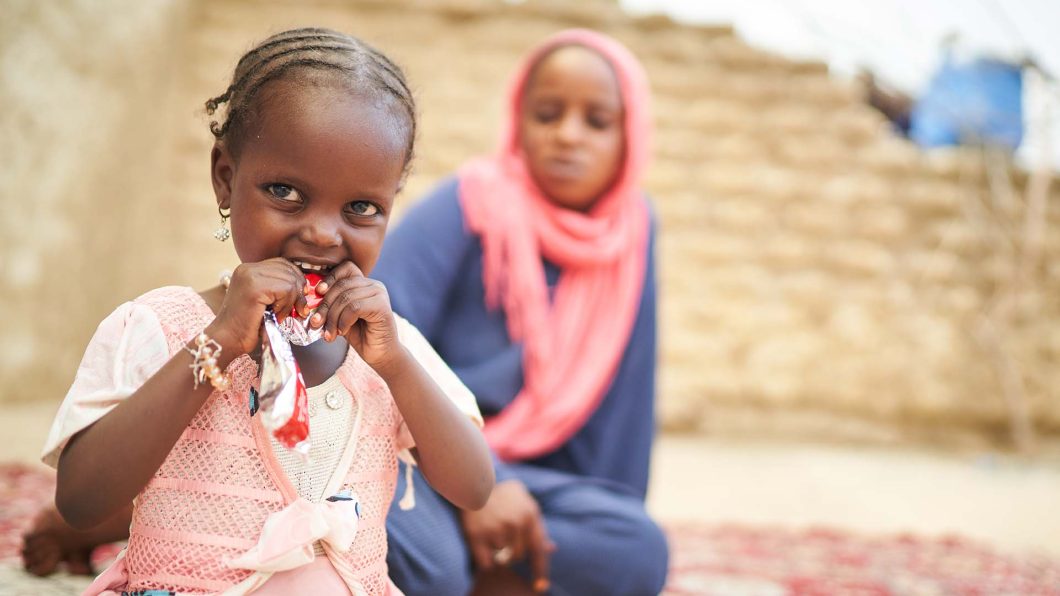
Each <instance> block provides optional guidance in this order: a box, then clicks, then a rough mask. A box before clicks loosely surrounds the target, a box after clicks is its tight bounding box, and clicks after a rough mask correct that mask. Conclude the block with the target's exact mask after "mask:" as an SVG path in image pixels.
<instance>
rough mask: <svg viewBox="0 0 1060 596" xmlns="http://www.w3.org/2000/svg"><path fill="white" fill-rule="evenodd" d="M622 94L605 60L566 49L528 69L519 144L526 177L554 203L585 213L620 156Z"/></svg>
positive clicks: (622, 153) (610, 180) (616, 171)
mask: <svg viewBox="0 0 1060 596" xmlns="http://www.w3.org/2000/svg"><path fill="white" fill-rule="evenodd" d="M624 115H625V114H624V112H623V106H622V97H621V94H620V93H619V88H618V80H617V79H616V77H615V73H614V71H613V70H612V69H611V65H610V64H608V62H607V61H606V60H605V59H604V58H603V57H602V56H601V55H600V54H597V53H596V52H594V51H593V50H590V49H588V48H585V47H583V46H576V45H572V46H564V47H561V48H559V49H557V50H555V51H553V52H551V53H549V54H548V55H546V56H545V57H544V58H543V59H542V60H541V61H540V62H539V63H538V64H537V66H536V67H535V68H534V69H533V71H532V72H531V74H530V78H529V80H528V81H527V84H526V89H525V91H524V93H523V102H522V113H521V114H520V121H519V143H520V146H521V147H522V150H523V152H524V154H525V155H526V161H527V166H528V167H529V170H530V175H531V176H532V177H533V179H534V181H535V182H536V183H537V185H538V187H540V188H541V191H542V192H543V193H544V194H545V196H547V197H548V198H549V199H550V200H551V201H552V202H553V203H555V204H557V205H559V206H561V207H566V208H567V209H573V210H576V211H583V212H584V211H588V210H589V209H590V208H592V206H593V205H594V204H595V203H596V201H597V199H599V198H600V197H601V196H602V195H603V194H604V193H605V192H606V191H607V190H608V189H609V188H610V187H611V185H612V184H613V183H614V182H615V179H616V178H617V177H618V174H619V172H620V170H621V167H622V163H623V159H624V157H625V131H624Z"/></svg>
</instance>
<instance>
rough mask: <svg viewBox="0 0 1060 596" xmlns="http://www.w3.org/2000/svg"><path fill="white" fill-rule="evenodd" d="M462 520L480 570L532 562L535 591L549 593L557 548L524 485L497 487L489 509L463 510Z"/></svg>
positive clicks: (517, 483)
mask: <svg viewBox="0 0 1060 596" xmlns="http://www.w3.org/2000/svg"><path fill="white" fill-rule="evenodd" d="M460 521H461V524H462V525H463V527H464V535H465V536H466V537H467V545H468V550H470V551H471V555H472V557H473V558H474V560H475V566H476V567H477V568H478V569H479V570H480V571H489V570H491V569H493V567H494V566H496V565H502V566H504V565H508V564H509V563H513V562H515V561H520V560H523V559H529V565H530V572H531V574H533V578H534V583H533V588H534V591H535V592H545V591H547V590H548V584H549V580H548V567H549V558H550V557H551V556H552V552H553V551H554V550H556V545H555V544H553V543H552V541H551V540H550V539H549V537H548V531H547V530H546V529H545V520H544V518H542V517H541V509H540V508H539V507H538V505H537V501H535V500H534V497H533V496H532V495H531V494H530V492H529V491H527V490H526V486H525V485H524V484H523V483H522V482H519V481H518V480H507V481H505V482H501V483H500V484H497V485H496V486H495V487H494V488H493V492H492V493H491V494H490V498H489V501H487V502H486V506H485V507H483V508H482V509H480V510H478V511H463V512H462V515H461V518H460Z"/></svg>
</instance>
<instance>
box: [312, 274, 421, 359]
mask: <svg viewBox="0 0 1060 596" xmlns="http://www.w3.org/2000/svg"><path fill="white" fill-rule="evenodd" d="M317 293H318V294H321V295H323V296H324V299H323V301H321V303H320V306H318V307H317V311H316V313H314V314H313V316H312V317H310V319H309V325H310V327H312V328H313V329H319V328H320V327H323V328H324V339H325V340H326V341H335V338H336V337H338V336H340V335H342V336H344V337H345V338H346V341H348V342H349V343H350V345H351V346H353V349H355V350H357V353H358V354H360V356H361V358H362V359H363V360H364V361H365V362H366V363H367V364H368V365H369V366H371V367H372V368H373V369H375V370H376V371H380V369H381V368H382V367H386V366H387V364H389V363H390V362H391V361H392V360H393V359H394V358H396V357H398V356H399V355H400V354H401V351H402V349H403V348H402V346H401V343H400V342H399V341H398V331H397V321H396V320H395V319H394V311H393V310H391V308H390V295H389V294H387V291H386V286H384V285H383V283H382V282H379V281H376V280H374V279H369V278H367V277H365V276H364V274H363V273H361V270H360V268H358V267H357V265H355V264H353V262H351V261H345V262H343V263H342V264H341V265H339V266H338V267H336V268H335V269H332V270H331V272H330V273H329V274H328V276H327V277H325V278H324V279H323V280H322V281H321V282H320V283H319V284H317Z"/></svg>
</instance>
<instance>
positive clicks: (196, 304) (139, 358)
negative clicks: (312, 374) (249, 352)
mask: <svg viewBox="0 0 1060 596" xmlns="http://www.w3.org/2000/svg"><path fill="white" fill-rule="evenodd" d="M212 318H213V313H212V312H211V311H210V310H209V307H207V306H206V304H205V302H203V301H202V299H201V297H199V296H198V294H196V293H195V292H194V291H193V290H192V289H190V288H178V287H167V288H161V289H159V290H154V291H152V292H149V293H148V294H145V295H144V296H142V297H140V298H138V299H137V300H135V301H133V302H130V303H126V304H123V305H122V306H120V307H119V308H118V309H117V310H115V311H114V313H112V314H111V315H110V316H108V317H107V318H106V319H105V320H104V321H103V322H102V323H101V324H100V326H99V329H98V330H97V332H96V334H95V336H94V337H93V339H92V341H91V342H90V344H89V346H88V349H87V350H86V352H85V357H84V359H83V360H82V363H81V366H80V368H79V369H78V373H77V376H76V377H75V380H74V383H73V386H72V387H71V389H70V392H69V393H68V394H67V396H66V399H65V400H64V402H63V404H62V406H61V407H60V410H59V413H58V415H57V416H56V420H55V422H54V424H53V426H52V430H51V433H50V435H49V438H48V442H47V444H46V447H45V450H44V454H43V459H44V461H45V463H48V464H50V465H53V466H54V465H55V464H56V462H57V461H58V456H59V453H60V452H61V450H62V448H63V447H64V446H65V445H66V443H67V441H68V440H69V439H70V437H72V436H73V435H74V434H76V433H77V432H79V431H80V430H82V429H84V428H86V427H87V426H89V425H91V424H92V423H93V422H95V421H96V420H98V419H99V418H101V417H102V416H103V415H105V414H106V413H107V412H109V411H110V410H111V409H112V408H113V407H115V406H116V405H117V404H118V403H120V401H121V400H123V399H125V398H127V397H129V396H130V395H132V394H133V393H134V392H135V391H136V389H137V388H139V387H140V385H142V384H143V383H144V382H145V381H146V380H147V379H148V378H149V377H150V376H151V375H153V374H154V372H155V371H157V370H158V369H159V368H160V367H161V366H162V365H163V364H165V362H167V361H168V359H169V358H170V357H171V355H172V354H173V353H175V352H176V351H178V350H180V349H181V348H182V346H183V345H184V343H185V342H186V341H188V340H189V339H190V338H191V337H193V336H194V335H195V334H197V333H198V332H199V331H200V330H201V329H202V328H203V327H204V326H205V325H206V324H208V323H209V321H210V320H212ZM399 337H400V340H401V341H402V343H403V344H404V345H405V347H406V348H407V349H408V350H409V351H410V353H412V354H413V355H414V357H415V358H416V359H417V360H418V361H419V362H420V364H421V365H422V366H423V367H424V369H425V370H426V371H427V372H428V373H429V374H430V375H431V376H432V378H434V380H435V381H436V382H437V383H438V384H439V386H440V387H441V388H442V389H443V391H444V392H445V393H446V394H447V395H448V396H449V397H450V398H451V399H452V400H453V401H454V403H455V404H456V405H457V407H458V408H459V409H460V410H461V411H464V412H465V413H466V414H467V415H468V416H469V417H470V418H471V419H472V420H474V421H475V422H476V423H478V424H480V425H481V417H480V415H479V413H478V409H477V407H476V406H475V401H474V398H473V396H472V395H471V393H470V392H469V391H468V390H467V389H466V387H464V386H463V384H462V383H461V382H460V381H459V380H458V379H457V377H456V376H455V375H454V374H453V373H452V371H450V370H449V369H448V367H447V366H446V365H445V364H444V363H443V362H442V360H441V359H440V358H439V357H438V355H437V354H436V353H434V351H433V350H432V349H431V348H430V346H429V344H428V343H427V342H426V340H425V339H424V338H423V337H422V336H421V335H420V334H419V333H418V332H417V331H416V330H415V328H413V327H412V326H411V325H410V324H408V323H407V322H406V321H404V320H402V319H399ZM226 372H227V374H229V375H230V377H231V379H232V388H231V389H230V390H229V391H226V392H216V391H215V392H214V394H212V395H211V397H210V398H209V399H208V400H207V402H206V403H205V404H204V405H203V407H202V408H201V409H200V411H199V413H198V414H197V415H196V417H195V418H194V419H193V421H192V422H191V423H190V424H189V426H188V428H187V429H186V430H185V431H184V434H183V435H182V436H181V438H180V439H179V440H178V441H177V444H176V445H175V446H174V448H173V450H172V451H171V453H170V455H169V456H168V457H167V459H166V460H165V462H164V463H163V465H162V466H161V468H160V469H159V471H158V472H157V473H156V475H155V477H154V478H153V479H152V480H151V482H150V483H149V484H148V485H147V487H145V489H144V490H143V492H141V493H140V495H138V496H137V498H136V500H135V501H134V509H133V524H132V527H131V528H130V541H129V547H128V548H127V549H126V551H125V552H124V553H123V555H124V556H123V557H122V558H120V559H119V560H118V562H117V563H116V564H115V566H113V567H112V568H110V569H108V570H107V571H105V572H104V573H103V574H102V575H101V576H100V577H99V578H97V580H96V582H94V583H93V584H92V586H90V588H89V591H87V592H86V593H91V594H98V593H108V592H120V591H122V590H130V591H132V590H150V589H157V590H170V591H173V592H176V593H195V594H205V593H223V594H246V593H250V592H255V593H262V594H269V593H275V594H289V593H293V592H297V593H314V594H316V593H321V594H350V593H353V594H394V593H398V592H397V589H396V587H395V586H393V584H392V583H391V582H390V581H389V578H388V577H387V574H386V562H385V557H386V530H385V516H386V511H387V509H388V508H389V505H390V500H391V499H392V497H393V489H394V483H395V480H396V473H397V457H398V454H399V452H400V453H403V454H407V449H408V448H409V447H411V446H412V445H413V443H412V438H411V435H410V434H409V433H408V429H407V427H406V426H405V424H404V420H403V418H402V417H401V415H400V412H399V411H398V410H397V407H396V405H395V404H394V403H393V398H392V397H391V396H390V393H389V390H388V389H387V388H386V385H385V383H383V381H382V380H381V379H379V377H378V376H377V375H375V373H374V371H372V370H371V369H370V368H369V367H368V366H367V365H366V364H364V362H363V361H362V360H360V358H359V356H357V354H356V352H355V351H354V350H350V351H349V353H348V355H347V359H346V361H345V362H344V363H343V365H342V366H341V367H340V368H339V370H338V371H337V375H336V376H337V377H338V379H339V381H341V382H340V383H338V387H339V388H340V390H339V391H337V392H330V393H329V395H328V403H329V404H341V403H343V402H342V400H348V402H349V403H350V407H349V408H348V414H347V416H348V418H346V419H345V420H344V424H345V425H346V426H347V427H348V431H347V432H345V433H341V434H340V435H339V436H341V437H342V439H341V441H340V442H343V443H344V444H342V445H338V446H337V448H339V449H340V451H341V452H340V454H339V456H338V457H336V458H333V461H334V462H335V464H334V470H332V471H331V473H330V474H324V475H323V476H322V478H323V479H324V480H323V481H322V482H323V488H322V489H321V488H320V486H321V484H320V483H317V485H316V489H314V491H315V492H312V494H310V493H305V492H304V491H300V490H299V489H300V488H301V487H297V488H296V487H295V485H294V484H293V483H292V481H291V479H290V478H288V476H287V474H286V473H285V469H288V470H289V466H284V465H281V463H280V462H279V460H278V457H277V455H280V456H282V455H283V454H282V453H279V454H278V453H276V452H275V451H274V448H273V446H272V445H271V444H270V438H269V437H268V433H267V432H266V431H265V430H264V428H263V427H262V426H261V423H260V419H259V418H257V417H253V418H252V417H251V416H250V414H249V410H248V407H247V402H246V399H247V398H246V396H247V393H248V391H249V389H250V387H252V386H255V385H256V365H254V363H253V362H251V361H250V359H249V358H247V357H245V356H244V357H241V358H239V359H237V360H236V361H235V362H233V364H232V365H230V366H229V368H228V370H227V371H226ZM332 393H337V394H338V395H333V394H332ZM329 407H330V406H329ZM311 425H312V422H311ZM326 430H327V425H325V426H324V427H316V428H314V427H312V426H311V431H310V432H311V439H312V438H313V437H315V436H318V434H321V433H324V434H326V432H325V431H326ZM321 436H322V435H321ZM329 461H331V460H329ZM329 465H331V464H329ZM300 493H301V494H300ZM306 495H308V496H309V498H307V497H306Z"/></svg>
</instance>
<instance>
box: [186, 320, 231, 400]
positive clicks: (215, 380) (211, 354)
mask: <svg viewBox="0 0 1060 596" xmlns="http://www.w3.org/2000/svg"><path fill="white" fill-rule="evenodd" d="M184 349H185V350H186V351H187V352H188V353H189V354H191V357H192V361H191V366H190V367H189V368H191V376H192V378H193V379H195V389H198V388H199V385H200V384H201V383H205V382H206V381H207V380H209V381H210V384H211V385H213V388H214V389H217V390H219V391H224V390H225V389H228V386H229V382H228V377H226V376H225V375H224V373H223V372H222V371H221V369H220V367H218V366H217V358H218V357H219V356H220V355H221V344H219V343H217V342H216V341H214V340H212V339H210V337H209V336H208V335H206V332H205V331H203V332H202V333H200V334H199V335H198V337H196V338H195V349H194V350H193V349H191V348H189V347H187V346H184Z"/></svg>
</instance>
